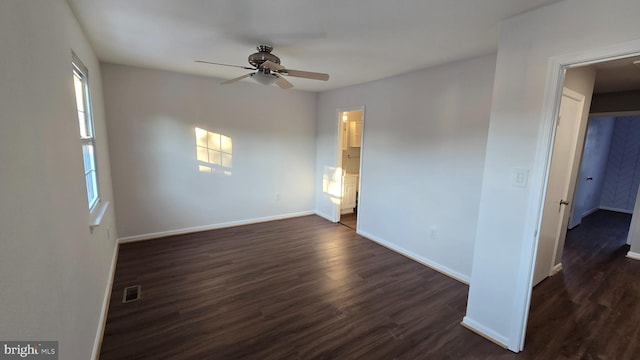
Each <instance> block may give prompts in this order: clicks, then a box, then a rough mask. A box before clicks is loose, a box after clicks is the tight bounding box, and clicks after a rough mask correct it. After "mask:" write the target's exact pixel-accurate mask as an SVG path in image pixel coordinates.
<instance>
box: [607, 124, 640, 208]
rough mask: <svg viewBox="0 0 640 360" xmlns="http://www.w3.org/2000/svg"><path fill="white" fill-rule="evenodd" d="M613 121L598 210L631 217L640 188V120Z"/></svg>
mask: <svg viewBox="0 0 640 360" xmlns="http://www.w3.org/2000/svg"><path fill="white" fill-rule="evenodd" d="M615 119H616V120H615V127H614V130H613V135H612V140H611V149H610V151H609V158H608V161H607V170H606V176H605V180H604V187H603V189H602V196H601V198H600V207H601V208H602V209H607V210H613V211H620V212H627V213H629V214H631V213H632V212H633V208H634V206H635V203H636V193H637V192H638V186H639V185H640V116H626V117H616V118H615Z"/></svg>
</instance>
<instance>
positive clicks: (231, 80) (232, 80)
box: [220, 73, 253, 85]
mask: <svg viewBox="0 0 640 360" xmlns="http://www.w3.org/2000/svg"><path fill="white" fill-rule="evenodd" d="M251 74H253V73H248V74H246V75H242V76H238V77H237V78H233V79H230V80H227V81H223V82H221V83H220V84H223V85H226V84H231V83H234V82H236V81H240V80H242V79H244V78H248V77H249V76H251Z"/></svg>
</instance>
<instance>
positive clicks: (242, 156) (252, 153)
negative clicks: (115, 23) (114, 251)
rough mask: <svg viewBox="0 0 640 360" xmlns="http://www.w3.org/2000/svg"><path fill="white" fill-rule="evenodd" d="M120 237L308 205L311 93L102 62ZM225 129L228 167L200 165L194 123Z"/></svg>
mask: <svg viewBox="0 0 640 360" xmlns="http://www.w3.org/2000/svg"><path fill="white" fill-rule="evenodd" d="M102 68H103V78H104V92H105V103H106V114H107V118H108V129H109V137H110V140H111V143H110V148H111V164H112V168H113V187H114V191H115V194H116V215H117V218H118V230H119V233H118V235H119V236H120V237H131V236H140V235H148V234H156V233H166V232H179V231H186V230H185V229H194V228H196V229H197V228H202V227H215V226H222V225H225V224H231V223H237V222H251V221H255V220H256V219H264V218H272V217H278V216H287V215H291V214H298V213H300V212H312V211H313V209H314V190H313V188H314V184H315V183H314V181H315V179H314V175H315V168H314V163H315V111H316V99H317V95H316V94H314V93H308V92H300V91H295V90H286V91H285V90H282V89H280V88H277V87H275V86H271V87H266V86H262V85H258V84H254V83H251V82H246V83H245V82H240V83H235V84H232V85H220V84H219V83H220V81H221V80H220V79H214V78H207V77H199V76H191V75H183V74H178V73H171V72H164V71H157V70H148V69H141V68H134V67H127V66H120V65H112V64H103V66H102ZM195 127H200V128H203V129H206V130H208V131H210V132H214V133H219V134H223V135H226V136H229V137H231V139H232V142H233V149H232V168H231V169H230V170H231V175H230V176H227V175H224V174H211V173H202V172H199V170H198V166H199V163H198V161H197V160H196V144H195V133H194V128H195Z"/></svg>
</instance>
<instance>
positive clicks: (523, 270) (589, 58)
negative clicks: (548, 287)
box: [509, 40, 640, 351]
mask: <svg viewBox="0 0 640 360" xmlns="http://www.w3.org/2000/svg"><path fill="white" fill-rule="evenodd" d="M638 55H640V40H634V41H630V42H626V43H622V44H618V45H615V46H609V47H603V48H595V49H589V50H585V51H582V52H579V53H573V54H569V55H560V56H554V57H551V58H550V59H549V66H548V69H547V76H546V85H545V90H544V95H543V104H542V106H543V109H542V121H541V123H540V131H539V135H538V141H537V146H536V152H535V157H534V162H533V167H532V173H533V174H542V176H533V177H532V179H531V189H532V190H531V191H530V192H529V200H528V202H527V204H528V206H527V212H526V213H527V216H526V220H525V224H524V232H523V233H524V234H534V236H532V237H525V241H524V243H523V247H522V252H521V253H520V259H521V261H520V264H521V265H520V268H519V269H518V271H517V278H518V281H517V283H518V285H517V288H516V289H515V294H516V296H515V303H514V307H515V309H514V310H515V312H516V314H518V316H515V317H514V318H513V321H512V323H511V326H510V328H511V329H510V330H511V331H510V333H511V334H513V335H514V337H513V340H514V342H518V344H513V343H511V345H510V346H509V348H510V349H512V350H516V351H521V350H522V349H524V340H525V335H526V330H527V320H528V317H529V310H530V306H531V293H532V290H533V286H532V284H533V274H534V267H535V260H536V255H537V247H538V242H539V240H540V232H539V228H540V224H541V220H542V211H543V208H544V196H545V194H546V189H547V182H548V179H549V164H550V162H551V153H552V151H553V135H554V130H555V125H556V122H557V115H558V113H559V110H560V100H561V98H562V89H563V86H564V74H565V70H566V69H569V68H572V67H578V66H584V65H591V64H595V63H600V62H605V61H610V60H617V59H622V58H627V57H631V56H638Z"/></svg>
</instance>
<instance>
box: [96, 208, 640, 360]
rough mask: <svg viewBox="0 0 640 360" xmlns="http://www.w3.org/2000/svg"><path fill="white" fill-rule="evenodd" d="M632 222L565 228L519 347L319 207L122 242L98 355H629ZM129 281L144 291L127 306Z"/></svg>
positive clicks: (453, 294) (446, 288)
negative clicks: (467, 322) (484, 330)
mask: <svg viewBox="0 0 640 360" xmlns="http://www.w3.org/2000/svg"><path fill="white" fill-rule="evenodd" d="M628 220H629V219H628V218H625V217H624V216H623V217H622V219H620V216H617V215H616V214H609V213H604V214H598V213H597V214H594V216H592V217H590V218H589V219H585V221H584V222H583V225H581V226H580V227H579V228H581V230H580V231H575V230H573V231H570V232H569V234H570V235H569V237H568V238H567V246H566V250H565V259H564V260H563V262H564V263H565V270H564V271H563V272H562V273H560V274H559V275H557V276H554V277H553V278H550V279H547V280H545V281H544V282H542V283H541V284H540V285H539V286H538V287H536V288H535V289H534V292H533V299H532V307H531V309H532V311H531V315H530V320H529V324H530V325H529V329H528V334H527V342H526V345H525V351H524V352H522V353H520V354H514V353H511V352H509V351H507V350H504V349H502V348H500V347H498V346H496V345H495V344H492V343H491V342H489V341H487V340H485V339H483V338H482V337H480V336H478V335H476V334H473V333H472V332H470V331H469V330H467V329H465V328H463V327H462V326H460V325H459V323H460V321H461V320H462V317H463V316H464V313H465V307H466V297H467V290H468V288H467V286H466V285H464V284H461V283H459V282H457V281H455V280H452V279H450V278H448V277H446V276H444V275H442V274H439V273H437V272H435V271H433V270H431V269H429V268H426V267H424V266H422V265H420V264H418V263H416V262H413V261H411V260H409V259H407V258H405V257H403V256H401V255H398V254H396V253H394V252H392V251H390V250H388V249H386V248H384V247H382V246H379V245H377V244H376V243H374V242H371V241H369V240H367V239H364V238H362V237H360V236H358V235H357V234H355V232H354V231H353V230H352V229H349V228H347V227H345V226H342V225H338V224H333V223H330V222H328V221H326V220H324V219H321V218H319V217H317V216H307V217H301V218H295V219H288V220H282V221H274V222H269V223H262V224H255V225H249V226H241V227H235V228H229V229H220V230H214V231H206V232H200V233H194V234H186V235H178V236H172V237H168V238H163V239H156V240H153V241H145V242H139V243H131V244H123V245H122V246H121V247H120V254H119V257H118V264H117V267H116V274H115V279H114V284H113V290H112V295H111V303H110V307H109V313H108V318H107V324H106V329H105V334H104V338H103V343H102V349H101V356H100V358H101V359H103V360H109V359H559V358H567V359H579V358H585V359H587V358H589V359H591V358H593V359H607V358H625V359H626V358H629V359H631V358H633V356H634V355H635V354H637V351H638V350H639V349H638V345H637V344H638V340H639V339H638V334H639V332H638V326H637V324H638V323H640V301H637V300H639V299H640V286H638V284H636V283H637V281H633V283H634V284H633V285H630V286H627V285H625V282H630V281H632V280H634V279H637V278H638V276H640V267H639V265H638V264H639V263H636V262H632V261H631V260H628V259H625V258H624V241H623V240H621V239H622V238H623V236H624V235H625V234H626V233H625V230H624V225H625V221H627V222H628ZM603 222H604V223H605V225H607V226H610V227H611V228H610V229H608V230H602V229H600V227H601V226H600V225H602V223H603ZM590 226H591V227H592V228H591V229H590ZM626 226H627V229H628V223H627V224H626ZM594 229H598V230H594ZM612 229H613V230H612ZM621 241H622V242H621ZM137 284H139V285H141V286H142V292H141V293H142V298H141V299H140V300H137V301H134V302H131V303H127V304H123V303H122V302H121V298H122V291H123V289H124V287H126V286H131V285H137ZM626 310H628V311H632V312H633V313H634V314H633V315H629V314H628V313H626V312H625V311H626ZM598 334H600V335H598ZM621 339H624V340H626V341H623V340H621Z"/></svg>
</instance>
